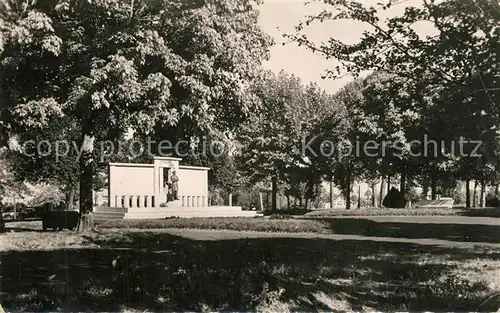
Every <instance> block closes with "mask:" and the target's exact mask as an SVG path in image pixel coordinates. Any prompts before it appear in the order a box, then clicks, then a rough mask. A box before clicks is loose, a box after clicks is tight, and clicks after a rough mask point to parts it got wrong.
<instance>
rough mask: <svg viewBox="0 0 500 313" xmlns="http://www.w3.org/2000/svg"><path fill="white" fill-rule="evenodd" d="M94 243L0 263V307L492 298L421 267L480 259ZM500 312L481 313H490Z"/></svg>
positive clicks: (394, 305)
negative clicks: (425, 259) (424, 259)
mask: <svg viewBox="0 0 500 313" xmlns="http://www.w3.org/2000/svg"><path fill="white" fill-rule="evenodd" d="M89 239H90V238H89ZM94 243H96V244H99V245H100V246H101V249H79V250H55V251H26V252H19V251H15V252H8V253H2V254H1V258H2V263H1V266H2V271H1V273H2V286H1V289H2V290H1V292H2V293H1V300H2V305H3V306H4V307H5V308H6V309H10V310H25V311H40V310H55V309H63V310H64V311H117V310H119V309H120V307H121V306H125V307H128V308H135V309H139V310H145V309H148V310H155V311H186V310H189V311H201V310H211V311H215V310H238V311H246V310H253V309H255V308H256V307H262V306H264V307H265V306H267V307H269V306H271V310H272V311H277V310H282V309H280V307H272V305H275V304H276V303H288V304H289V307H288V308H289V309H291V310H302V311H304V310H305V311H317V310H336V311H342V309H341V305H343V306H344V307H345V310H346V311H352V310H355V311H358V310H363V309H364V308H365V307H371V308H375V309H378V310H382V311H394V310H405V311H409V310H412V311H423V310H427V311H429V310H430V311H470V310H474V311H475V310H477V309H478V308H479V307H480V304H481V302H482V301H483V300H484V298H485V297H486V296H487V295H488V292H489V291H487V290H486V289H487V288H486V286H484V285H482V284H472V283H470V282H469V281H466V280H463V279H459V278H457V277H456V276H446V274H447V273H449V272H450V271H451V270H453V269H454V266H452V265H450V264H447V265H446V264H442V262H439V261H436V262H433V263H425V262H420V261H418V260H417V258H418V257H423V256H428V257H429V258H436V259H438V260H439V258H444V259H452V260H455V261H466V260H476V259H478V258H484V253H485V252H484V251H483V252H480V251H469V250H458V249H445V248H437V247H433V246H419V245H414V244H395V243H390V244H389V243H380V242H372V241H348V240H346V241H332V240H323V239H294V238H259V239H240V240H220V241H192V240H188V239H185V238H180V237H177V236H173V235H169V234H165V233H149V232H136V233H134V232H132V233H126V234H124V235H122V236H120V237H115V238H114V239H113V240H108V239H106V240H97V241H96V240H94ZM130 247H134V248H135V249H128V248H130ZM121 248H123V250H122V249H121ZM143 249H146V251H147V252H143V251H144V250H143ZM139 250H143V251H139ZM499 257H500V256H499V255H498V254H497V255H494V254H493V255H491V254H490V255H489V256H488V258H495V259H499ZM443 275H444V276H443ZM499 304H500V303H498V302H489V303H487V304H486V305H483V306H481V307H480V310H481V311H494V310H495V311H496V310H497V309H498V305H499Z"/></svg>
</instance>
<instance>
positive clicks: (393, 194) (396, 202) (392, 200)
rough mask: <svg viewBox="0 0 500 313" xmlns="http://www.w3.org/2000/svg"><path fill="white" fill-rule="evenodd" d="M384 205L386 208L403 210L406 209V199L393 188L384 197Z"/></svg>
mask: <svg viewBox="0 0 500 313" xmlns="http://www.w3.org/2000/svg"><path fill="white" fill-rule="evenodd" d="M382 204H383V205H384V206H385V207H386V208H397V209H403V208H405V207H406V199H405V197H404V195H403V194H402V193H401V192H400V191H399V190H397V189H396V188H394V187H392V188H391V190H389V192H388V193H387V195H386V196H385V197H384V201H383V202H382Z"/></svg>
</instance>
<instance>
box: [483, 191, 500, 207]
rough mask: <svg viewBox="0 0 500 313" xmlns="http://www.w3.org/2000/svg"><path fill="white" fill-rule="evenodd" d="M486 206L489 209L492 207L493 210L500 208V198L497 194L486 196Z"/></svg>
mask: <svg viewBox="0 0 500 313" xmlns="http://www.w3.org/2000/svg"><path fill="white" fill-rule="evenodd" d="M485 205H486V206H487V207H492V208H496V207H499V206H500V198H499V197H498V196H497V195H495V194H492V193H489V194H487V195H486V203H485Z"/></svg>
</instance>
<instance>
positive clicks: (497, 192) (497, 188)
mask: <svg viewBox="0 0 500 313" xmlns="http://www.w3.org/2000/svg"><path fill="white" fill-rule="evenodd" d="M499 192H500V184H496V185H495V196H497V197H498V196H499V195H500V194H499Z"/></svg>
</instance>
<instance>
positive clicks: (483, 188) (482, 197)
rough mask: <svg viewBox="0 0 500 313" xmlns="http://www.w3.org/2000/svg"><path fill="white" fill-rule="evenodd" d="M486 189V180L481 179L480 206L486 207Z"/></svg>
mask: <svg viewBox="0 0 500 313" xmlns="http://www.w3.org/2000/svg"><path fill="white" fill-rule="evenodd" d="M485 189H486V182H485V181H484V180H483V181H481V195H480V198H479V207H480V208H484V193H485Z"/></svg>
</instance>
